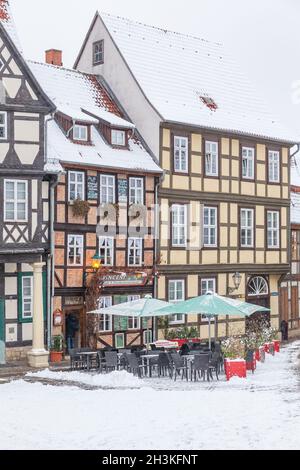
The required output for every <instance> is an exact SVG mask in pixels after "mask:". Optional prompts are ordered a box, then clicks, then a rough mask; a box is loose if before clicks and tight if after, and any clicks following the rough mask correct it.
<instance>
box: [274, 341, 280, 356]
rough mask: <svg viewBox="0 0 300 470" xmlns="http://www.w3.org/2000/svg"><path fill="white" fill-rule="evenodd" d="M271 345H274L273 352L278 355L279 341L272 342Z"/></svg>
mask: <svg viewBox="0 0 300 470" xmlns="http://www.w3.org/2000/svg"><path fill="white" fill-rule="evenodd" d="M273 344H274V349H275V352H277V353H279V352H280V341H279V340H277V341H273Z"/></svg>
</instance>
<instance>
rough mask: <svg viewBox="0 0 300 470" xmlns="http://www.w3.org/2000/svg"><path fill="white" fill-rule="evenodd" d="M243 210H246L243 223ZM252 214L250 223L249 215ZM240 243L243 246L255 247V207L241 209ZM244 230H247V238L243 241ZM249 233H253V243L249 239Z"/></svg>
mask: <svg viewBox="0 0 300 470" xmlns="http://www.w3.org/2000/svg"><path fill="white" fill-rule="evenodd" d="M243 212H245V214H246V215H245V224H244V225H243ZM249 214H251V224H249V223H248V215H249ZM240 221H241V223H240V225H241V226H240V243H241V247H242V248H254V209H249V208H241V211H240ZM243 231H245V232H246V233H245V240H246V242H245V243H243V242H242V239H243V235H242V234H243ZM249 233H250V234H251V235H250V236H251V243H250V240H249Z"/></svg>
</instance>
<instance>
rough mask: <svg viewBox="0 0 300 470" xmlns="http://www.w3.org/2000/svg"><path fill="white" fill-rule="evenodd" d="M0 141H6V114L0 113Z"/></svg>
mask: <svg viewBox="0 0 300 470" xmlns="http://www.w3.org/2000/svg"><path fill="white" fill-rule="evenodd" d="M0 139H1V140H6V139H7V113H5V112H1V113H0Z"/></svg>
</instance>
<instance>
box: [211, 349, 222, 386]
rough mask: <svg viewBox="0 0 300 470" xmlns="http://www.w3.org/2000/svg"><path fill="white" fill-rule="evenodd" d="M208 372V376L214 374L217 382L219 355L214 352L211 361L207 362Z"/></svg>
mask: <svg viewBox="0 0 300 470" xmlns="http://www.w3.org/2000/svg"><path fill="white" fill-rule="evenodd" d="M209 366H210V367H209V371H210V376H211V378H213V377H212V373H213V372H215V374H216V378H217V380H219V373H220V354H219V353H216V352H214V353H213V354H212V356H211V359H210V361H209Z"/></svg>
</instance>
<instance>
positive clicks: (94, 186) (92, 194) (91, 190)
mask: <svg viewBox="0 0 300 470" xmlns="http://www.w3.org/2000/svg"><path fill="white" fill-rule="evenodd" d="M87 193H88V200H89V201H97V200H98V180H97V176H88V179H87Z"/></svg>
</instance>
